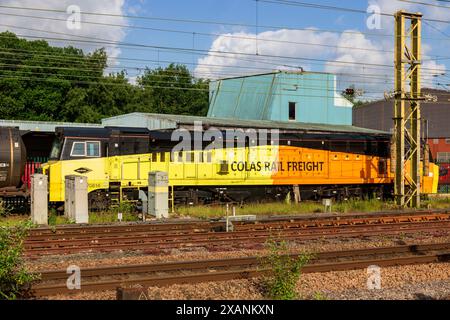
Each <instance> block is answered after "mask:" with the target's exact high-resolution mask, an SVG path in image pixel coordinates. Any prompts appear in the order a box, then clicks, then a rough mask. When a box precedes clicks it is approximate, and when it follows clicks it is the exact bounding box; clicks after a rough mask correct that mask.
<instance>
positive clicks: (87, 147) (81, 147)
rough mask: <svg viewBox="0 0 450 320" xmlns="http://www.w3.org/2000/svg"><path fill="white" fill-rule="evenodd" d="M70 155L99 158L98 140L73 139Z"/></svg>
mask: <svg viewBox="0 0 450 320" xmlns="http://www.w3.org/2000/svg"><path fill="white" fill-rule="evenodd" d="M70 156H71V157H88V158H99V157H100V156H101V155H100V141H88V142H81V141H75V142H74V143H73V145H72V151H71V152H70Z"/></svg>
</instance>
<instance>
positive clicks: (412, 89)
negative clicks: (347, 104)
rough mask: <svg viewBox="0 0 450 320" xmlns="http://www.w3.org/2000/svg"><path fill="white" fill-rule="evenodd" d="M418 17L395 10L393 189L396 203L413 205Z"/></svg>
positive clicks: (417, 153)
mask: <svg viewBox="0 0 450 320" xmlns="http://www.w3.org/2000/svg"><path fill="white" fill-rule="evenodd" d="M421 20H422V14H420V13H407V12H405V11H398V12H397V13H396V14H395V106H394V124H395V125H394V148H395V187H394V192H395V199H396V203H397V205H399V206H402V207H404V206H409V207H413V208H418V207H419V206H420V189H421V185H420V183H421V179H420V163H421V162H420V158H421V134H420V132H421V131H420V122H421V115H420V102H421V100H423V98H422V96H421V84H420V79H421V63H422V62H421V32H422V30H421V27H422V26H421V22H422V21H421ZM407 22H409V23H408V25H407ZM406 106H407V108H405V107H406Z"/></svg>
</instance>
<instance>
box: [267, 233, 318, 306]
mask: <svg viewBox="0 0 450 320" xmlns="http://www.w3.org/2000/svg"><path fill="white" fill-rule="evenodd" d="M267 246H268V249H269V255H268V256H266V257H264V258H263V266H265V267H266V268H268V269H270V271H269V274H268V275H267V276H266V277H265V278H264V279H263V286H264V290H265V293H266V295H267V297H268V298H269V299H274V300H293V299H297V292H296V290H295V289H296V285H297V282H298V280H299V279H300V275H301V269H302V268H303V266H304V265H305V264H307V263H308V261H309V260H310V259H311V257H310V255H309V254H301V255H298V256H292V255H291V254H290V251H289V248H288V244H287V243H286V242H285V241H281V242H277V241H274V240H271V241H269V242H268V243H267Z"/></svg>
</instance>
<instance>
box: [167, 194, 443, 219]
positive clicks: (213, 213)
mask: <svg viewBox="0 0 450 320" xmlns="http://www.w3.org/2000/svg"><path fill="white" fill-rule="evenodd" d="M421 207H422V208H423V209H428V208H429V209H436V210H440V209H450V198H436V199H429V200H423V201H422V205H421ZM395 210H400V209H398V207H397V206H396V205H395V203H394V202H393V201H380V200H377V199H372V200H348V201H343V202H340V203H333V205H332V212H335V213H361V212H364V213H370V212H379V211H395ZM324 211H325V210H324V206H323V205H322V203H321V202H301V203H298V204H297V203H289V202H288V201H284V202H274V203H263V204H257V203H253V204H252V203H249V204H244V205H243V206H239V205H237V206H236V214H237V215H257V216H263V215H302V214H311V213H323V212H324ZM176 213H177V214H178V215H180V216H189V217H193V218H200V219H211V218H221V217H225V216H226V205H216V206H185V207H181V206H180V207H177V208H176ZM231 214H232V206H231V205H230V209H229V215H231Z"/></svg>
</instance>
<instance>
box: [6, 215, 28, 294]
mask: <svg viewBox="0 0 450 320" xmlns="http://www.w3.org/2000/svg"><path fill="white" fill-rule="evenodd" d="M30 227H31V222H29V221H27V222H25V223H22V224H20V225H19V226H17V227H14V228H6V227H1V228H0V299H1V300H14V299H17V298H26V297H28V296H29V291H30V288H31V283H32V282H33V281H35V280H37V275H35V274H32V273H30V272H28V271H27V270H26V268H25V266H24V262H23V259H22V253H23V242H24V240H25V238H26V236H27V234H28V230H29V228H30Z"/></svg>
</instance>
